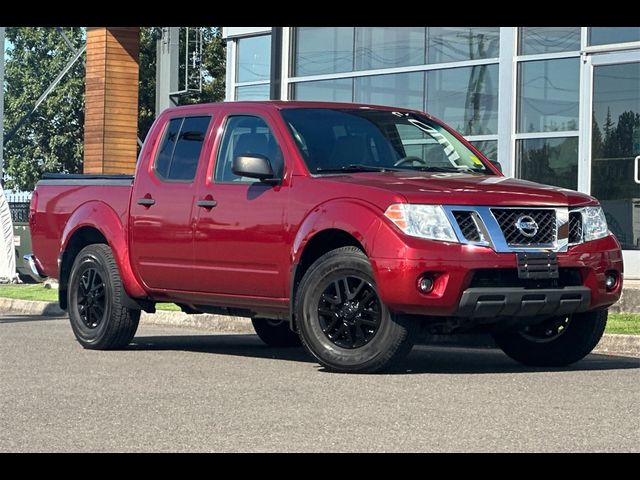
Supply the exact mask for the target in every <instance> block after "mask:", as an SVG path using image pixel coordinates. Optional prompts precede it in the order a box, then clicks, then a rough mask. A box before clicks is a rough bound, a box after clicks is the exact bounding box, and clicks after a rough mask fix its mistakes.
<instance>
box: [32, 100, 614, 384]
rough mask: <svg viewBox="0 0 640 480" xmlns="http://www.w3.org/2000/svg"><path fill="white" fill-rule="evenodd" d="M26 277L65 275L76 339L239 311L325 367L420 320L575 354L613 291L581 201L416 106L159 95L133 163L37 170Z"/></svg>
mask: <svg viewBox="0 0 640 480" xmlns="http://www.w3.org/2000/svg"><path fill="white" fill-rule="evenodd" d="M29 221H30V226H31V234H32V238H33V251H34V254H33V255H30V256H27V257H25V260H26V261H27V263H28V264H29V265H30V268H31V269H32V271H33V273H34V275H37V276H40V277H43V276H51V277H55V278H58V279H59V282H60V298H59V301H60V306H61V307H62V308H65V309H67V310H68V312H69V317H70V320H71V326H72V328H73V331H74V333H75V335H76V337H77V339H78V341H79V342H80V343H81V344H82V345H83V346H84V347H85V348H93V349H113V348H123V347H125V346H126V345H127V344H128V343H129V342H130V341H131V339H132V338H133V336H134V334H135V332H136V328H137V326H138V320H139V317H140V311H141V310H145V311H147V312H154V311H155V303H156V302H174V303H176V304H177V305H179V306H180V307H181V308H182V309H183V310H184V311H185V312H187V313H200V312H212V313H223V314H231V315H238V316H246V317H250V318H251V319H252V321H253V324H254V326H255V329H256V332H257V333H258V335H259V336H260V338H261V339H262V340H264V341H265V342H266V343H267V344H269V345H275V346H289V345H299V343H300V342H302V344H303V345H304V346H305V347H306V348H307V350H308V351H309V352H310V353H311V354H312V355H313V356H314V357H315V358H316V359H317V360H318V361H319V362H320V363H321V364H322V365H324V366H325V367H327V368H328V369H330V370H334V371H344V372H373V371H377V370H380V369H382V368H385V367H387V366H389V365H391V364H392V363H393V362H394V361H396V360H398V359H400V358H401V357H402V356H404V355H406V354H407V353H408V352H409V351H410V350H411V347H412V345H413V344H414V342H415V341H416V339H418V338H420V339H424V338H425V337H428V335H430V334H448V333H460V332H490V333H492V334H493V336H494V338H495V339H496V342H497V344H498V345H499V346H500V347H501V348H502V349H503V350H504V352H505V353H506V354H507V355H509V356H511V357H512V358H514V359H516V360H518V361H520V362H522V363H524V364H529V365H566V364H569V363H572V362H575V361H577V360H579V359H581V358H582V357H584V356H585V355H587V354H588V353H589V352H590V351H591V350H592V349H593V348H594V347H595V345H596V344H597V343H598V341H599V339H600V337H601V336H602V333H603V331H604V328H605V324H606V320H607V308H608V307H609V306H610V305H611V304H613V303H614V302H616V301H617V300H618V298H619V296H620V291H621V288H622V279H623V265H622V254H621V250H620V245H619V243H618V241H617V240H616V238H615V237H614V236H613V235H612V234H611V232H609V230H608V228H607V223H606V220H605V217H604V214H603V212H602V209H601V208H600V206H599V204H598V202H597V200H596V199H594V198H593V197H590V196H588V195H585V194H582V193H578V192H575V191H572V190H566V189H562V188H557V187H551V186H545V185H540V184H536V183H532V182H528V181H523V180H516V179H512V178H507V177H505V176H503V175H502V174H501V171H500V169H499V165H497V164H493V163H492V162H490V161H489V160H488V159H487V158H485V157H484V156H483V155H482V153H480V152H479V151H478V150H476V149H475V148H474V147H473V146H472V145H470V144H469V142H467V141H466V140H465V139H464V138H463V137H462V136H461V135H459V134H458V133H456V132H455V131H453V130H452V129H451V128H449V127H447V126H446V125H444V124H443V123H442V122H440V121H439V120H437V119H435V118H433V117H431V116H430V115H427V114H425V113H421V112H418V111H413V110H407V109H402V108H392V107H380V106H371V105H356V104H339V103H308V102H236V103H220V104H206V105H193V106H186V107H178V108H172V109H169V110H166V111H165V112H163V113H162V115H160V116H159V117H158V119H157V120H156V122H155V123H154V125H153V127H152V128H151V131H150V132H149V134H148V137H147V140H146V142H145V143H144V146H143V148H142V151H141V153H140V157H139V159H138V164H137V170H136V174H135V176H134V177H130V176H123V175H102V176H92V175H47V176H45V177H44V178H43V180H41V181H40V182H39V183H38V185H37V187H36V190H35V193H34V195H33V199H32V201H31V211H30V216H29Z"/></svg>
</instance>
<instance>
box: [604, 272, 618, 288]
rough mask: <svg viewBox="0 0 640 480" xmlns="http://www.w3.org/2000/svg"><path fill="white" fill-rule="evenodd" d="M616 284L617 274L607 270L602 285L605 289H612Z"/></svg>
mask: <svg viewBox="0 0 640 480" xmlns="http://www.w3.org/2000/svg"><path fill="white" fill-rule="evenodd" d="M617 285H618V276H617V275H616V274H615V273H612V272H609V273H607V276H606V277H605V279H604V286H605V287H607V290H613V289H614V288H616V286H617Z"/></svg>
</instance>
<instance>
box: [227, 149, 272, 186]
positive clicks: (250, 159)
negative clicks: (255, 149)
mask: <svg viewBox="0 0 640 480" xmlns="http://www.w3.org/2000/svg"><path fill="white" fill-rule="evenodd" d="M231 171H232V172H233V173H234V174H236V175H238V176H241V177H249V178H257V179H258V180H260V181H261V182H265V183H277V182H278V181H280V179H279V178H275V177H274V174H273V169H272V168H271V162H269V159H268V158H267V157H265V156H264V155H260V154H259V153H251V154H247V155H238V156H237V157H235V158H234V159H233V165H232V166H231Z"/></svg>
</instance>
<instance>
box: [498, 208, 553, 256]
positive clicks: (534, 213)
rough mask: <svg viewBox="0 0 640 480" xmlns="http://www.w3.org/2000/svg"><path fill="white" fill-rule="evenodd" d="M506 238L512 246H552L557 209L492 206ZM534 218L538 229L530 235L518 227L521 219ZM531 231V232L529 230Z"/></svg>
mask: <svg viewBox="0 0 640 480" xmlns="http://www.w3.org/2000/svg"><path fill="white" fill-rule="evenodd" d="M491 213H493V216H494V217H495V219H496V220H497V222H498V225H499V226H500V229H501V230H502V234H503V235H504V239H505V240H506V242H507V244H508V245H509V246H510V247H534V248H535V247H551V246H553V244H554V242H555V240H556V212H555V210H551V209H550V210H543V209H529V208H492V209H491ZM522 219H525V220H529V219H532V220H533V221H534V222H535V223H536V225H537V229H536V230H535V233H533V235H531V236H528V235H525V233H523V231H522V230H521V229H519V228H518V226H517V224H518V221H519V220H522ZM527 233H529V232H527Z"/></svg>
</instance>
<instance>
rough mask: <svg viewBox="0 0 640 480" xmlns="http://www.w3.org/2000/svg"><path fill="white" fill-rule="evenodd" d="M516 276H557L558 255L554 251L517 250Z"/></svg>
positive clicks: (534, 278) (537, 278)
mask: <svg viewBox="0 0 640 480" xmlns="http://www.w3.org/2000/svg"><path fill="white" fill-rule="evenodd" d="M516 257H517V261H518V278H522V279H525V280H542V279H552V278H558V277H559V270H558V256H557V255H556V253H555V252H542V253H538V252H536V253H530V252H518V253H516Z"/></svg>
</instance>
